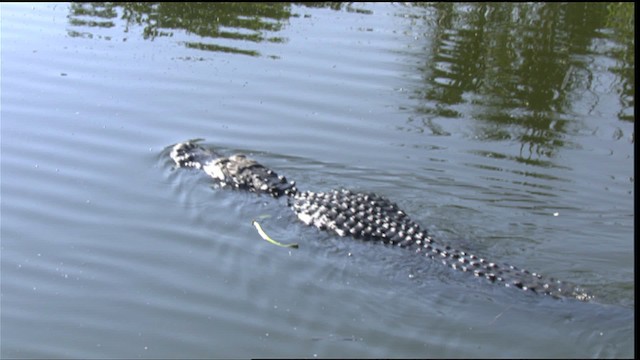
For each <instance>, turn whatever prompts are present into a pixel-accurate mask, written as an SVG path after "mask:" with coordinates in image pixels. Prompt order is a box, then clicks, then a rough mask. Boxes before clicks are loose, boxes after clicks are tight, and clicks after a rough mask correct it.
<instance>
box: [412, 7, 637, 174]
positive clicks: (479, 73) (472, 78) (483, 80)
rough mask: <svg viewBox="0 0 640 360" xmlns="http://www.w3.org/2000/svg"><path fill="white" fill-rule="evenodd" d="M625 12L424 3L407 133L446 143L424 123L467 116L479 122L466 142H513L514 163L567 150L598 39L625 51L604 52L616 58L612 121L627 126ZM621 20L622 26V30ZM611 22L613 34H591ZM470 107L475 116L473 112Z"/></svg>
mask: <svg viewBox="0 0 640 360" xmlns="http://www.w3.org/2000/svg"><path fill="white" fill-rule="evenodd" d="M629 5H630V4H602V3H600V4H596V3H581V4H576V3H564V4H556V3H554V4H550V3H546V4H514V3H489V4H486V3H482V4H479V3H478V4H465V5H460V4H453V3H438V4H433V5H424V6H425V8H426V15H425V16H423V17H421V18H416V19H415V22H416V23H417V25H416V26H415V27H414V28H419V26H418V24H419V23H420V22H427V23H428V25H426V26H425V27H426V28H427V29H428V31H429V32H430V33H429V34H425V37H428V38H429V39H430V40H431V42H430V44H429V45H427V46H426V47H425V48H424V49H423V50H424V51H423V53H424V54H427V58H426V59H424V60H423V65H422V66H421V71H422V77H423V80H424V87H422V88H417V89H414V92H413V95H412V97H413V98H414V99H416V100H418V102H419V105H418V107H417V112H418V113H420V114H423V116H420V117H415V116H414V117H413V118H412V119H411V120H410V124H411V126H412V127H414V128H417V129H420V131H424V129H428V130H429V131H430V132H431V133H433V134H437V135H449V134H448V133H446V132H443V131H442V130H441V129H440V128H438V127H437V126H435V125H434V122H433V119H435V118H457V117H463V116H469V115H468V113H469V110H470V109H469V108H468V107H463V106H461V105H470V106H472V107H473V108H474V109H471V111H472V112H473V114H474V115H475V117H476V118H477V119H478V120H481V121H480V122H479V124H478V127H477V128H476V130H475V134H474V135H475V137H476V138H479V139H486V140H491V141H514V140H515V141H518V142H520V143H521V154H520V156H519V159H518V160H519V161H522V162H525V163H528V164H531V165H541V164H545V163H547V161H546V160H544V158H549V157H553V156H554V154H556V153H557V152H558V149H560V148H563V147H566V146H572V144H567V142H566V140H565V138H566V136H565V135H566V134H567V133H568V132H570V131H572V130H571V123H572V122H574V121H576V119H575V118H574V117H573V116H572V114H571V113H572V107H573V106H574V103H575V102H576V100H577V98H580V97H581V96H582V94H584V93H585V92H591V91H592V90H593V86H597V85H594V82H596V81H597V79H594V76H595V75H594V71H595V70H594V69H593V68H592V64H591V63H592V60H591V59H590V57H584V58H582V57H580V55H581V54H593V53H594V52H596V53H597V52H598V51H601V50H599V49H598V48H597V47H596V46H595V44H594V41H597V40H598V39H599V38H604V39H605V40H606V39H607V38H610V39H611V40H616V41H617V40H618V39H619V38H620V39H624V42H626V43H627V44H628V45H630V46H619V47H617V46H613V45H610V49H614V50H615V51H614V50H608V49H607V50H606V51H607V53H609V55H610V56H613V57H614V58H616V59H617V61H618V63H617V64H616V67H615V69H614V70H615V71H616V72H617V73H618V74H619V76H620V79H619V81H618V82H617V83H616V84H615V89H614V90H615V91H616V92H617V93H618V95H619V97H620V101H621V103H622V104H624V109H623V110H621V112H620V114H619V119H620V120H627V121H633V116H632V115H631V114H632V107H633V95H632V94H633V91H634V90H635V84H634V77H633V71H632V70H633V68H634V63H633V61H634V55H633V54H634V46H633V44H632V43H631V44H629V41H630V40H629V39H632V38H633V37H632V36H629V31H630V30H631V28H632V27H633V21H631V22H628V21H626V20H628V15H626V14H625V13H624V9H627V10H632V9H630V6H629ZM625 21H626V22H625ZM608 23H615V24H618V28H617V31H616V32H615V33H614V34H611V35H606V34H602V33H601V29H602V28H603V27H605V25H606V24H608ZM475 108H477V109H475Z"/></svg>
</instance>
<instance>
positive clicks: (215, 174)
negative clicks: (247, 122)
mask: <svg viewBox="0 0 640 360" xmlns="http://www.w3.org/2000/svg"><path fill="white" fill-rule="evenodd" d="M170 156H171V158H172V159H173V160H174V161H175V163H176V165H177V166H178V167H192V168H196V169H200V170H203V171H204V172H205V173H206V174H208V175H209V176H210V177H212V178H213V179H215V181H217V182H218V183H219V184H220V185H222V186H229V187H232V188H237V189H244V190H248V191H253V192H257V193H265V194H269V195H271V196H273V197H281V196H286V197H288V202H289V205H290V207H291V209H292V210H293V212H294V213H295V214H296V216H297V217H298V218H299V219H300V220H301V221H302V222H304V223H305V224H307V225H312V226H315V227H317V228H318V229H321V230H326V231H328V232H330V233H333V234H336V235H338V236H351V237H353V238H356V239H361V240H364V241H377V242H382V243H385V244H390V245H394V246H397V247H402V248H406V249H409V250H411V251H413V252H416V253H419V254H423V255H424V256H426V257H428V258H430V259H432V260H435V261H438V262H441V263H442V264H444V265H445V266H447V267H450V268H452V269H456V270H460V271H463V272H468V273H471V274H473V275H474V276H476V277H480V278H485V279H487V280H488V281H490V282H492V283H496V284H501V285H503V286H506V287H513V288H517V289H521V290H525V291H530V292H534V293H537V294H544V295H549V296H552V297H556V298H575V299H578V300H582V301H587V300H590V299H591V298H592V296H591V295H590V294H588V293H587V292H585V291H584V290H583V289H581V288H579V287H577V286H575V285H571V284H568V283H565V282H561V281H559V280H556V279H553V278H550V277H543V276H542V275H540V274H537V273H535V272H530V271H527V270H524V269H519V268H517V267H515V266H511V265H506V264H498V263H494V262H490V261H488V260H486V259H484V258H482V257H479V256H476V255H473V254H470V253H468V252H466V251H461V250H457V249H453V248H451V247H450V246H448V245H446V244H443V243H441V242H440V241H439V240H438V241H436V240H434V239H433V238H432V237H431V236H430V235H429V234H428V233H427V231H426V230H425V229H423V228H422V227H421V226H420V225H419V224H417V223H416V222H414V221H413V220H411V218H410V217H409V216H408V215H407V214H405V212H404V211H402V210H401V209H399V208H398V206H397V205H396V204H395V203H393V202H391V201H390V200H388V199H387V198H385V197H383V196H379V195H376V194H374V193H359V192H352V191H349V190H344V189H341V190H332V191H328V192H311V191H304V192H302V191H299V190H298V189H297V188H296V186H295V182H293V181H287V179H286V178H285V177H284V176H281V175H278V174H276V173H275V172H274V171H273V170H271V169H269V168H267V167H265V166H263V165H262V164H260V163H258V162H256V161H255V160H252V159H249V158H247V157H246V156H244V155H233V156H230V157H224V156H220V155H218V154H216V153H215V152H213V151H212V150H209V149H205V148H204V147H202V146H200V145H198V144H196V143H194V142H183V143H179V144H177V145H175V146H174V147H173V148H172V150H171V154H170Z"/></svg>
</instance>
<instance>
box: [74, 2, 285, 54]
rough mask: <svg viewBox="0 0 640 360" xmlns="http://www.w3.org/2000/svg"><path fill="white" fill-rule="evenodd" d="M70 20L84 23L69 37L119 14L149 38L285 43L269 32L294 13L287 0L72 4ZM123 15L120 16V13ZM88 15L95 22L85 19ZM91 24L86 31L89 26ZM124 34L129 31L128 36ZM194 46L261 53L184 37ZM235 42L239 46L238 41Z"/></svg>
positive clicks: (87, 32)
mask: <svg viewBox="0 0 640 360" xmlns="http://www.w3.org/2000/svg"><path fill="white" fill-rule="evenodd" d="M69 11H70V15H69V24H70V25H72V26H74V27H75V26H80V27H83V29H82V31H77V30H73V28H72V30H69V33H70V35H71V36H92V35H91V30H90V29H91V28H92V27H113V26H114V24H113V22H111V21H109V20H102V21H100V20H94V19H95V18H97V19H100V18H104V19H110V18H115V17H120V18H121V19H122V20H124V21H125V26H126V28H125V29H124V33H125V34H126V33H128V32H129V30H130V28H132V27H142V36H143V38H145V39H148V40H154V39H156V38H158V37H173V36H174V35H175V33H176V32H178V31H184V32H185V33H186V34H195V35H198V36H200V37H202V38H204V39H205V40H216V39H224V40H239V41H248V42H264V41H267V42H274V43H281V42H284V41H286V40H285V39H283V38H281V37H277V36H270V34H271V33H273V32H277V31H279V30H281V29H282V27H283V26H284V25H285V23H286V21H287V20H288V19H289V17H291V16H292V14H291V5H290V4H286V3H244V2H243V3H171V2H162V3H122V4H118V3H73V4H71V6H70V8H69ZM118 14H120V15H118ZM86 18H90V19H91V20H87V19H86ZM87 28H88V29H87ZM125 36H126V35H125ZM183 43H184V45H185V46H186V47H188V48H192V49H200V50H206V51H219V52H226V53H235V54H243V55H250V56H259V55H260V52H258V51H254V50H249V49H245V48H243V45H235V46H224V45H219V44H215V43H209V42H204V41H203V42H194V41H185V42H183ZM234 44H238V43H237V42H234Z"/></svg>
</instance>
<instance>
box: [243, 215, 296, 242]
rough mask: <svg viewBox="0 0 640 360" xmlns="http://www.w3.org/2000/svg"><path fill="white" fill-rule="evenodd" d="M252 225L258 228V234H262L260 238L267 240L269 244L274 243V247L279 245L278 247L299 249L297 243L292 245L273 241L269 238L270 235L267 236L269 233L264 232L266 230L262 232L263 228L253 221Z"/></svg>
mask: <svg viewBox="0 0 640 360" xmlns="http://www.w3.org/2000/svg"><path fill="white" fill-rule="evenodd" d="M251 224H253V226H255V227H256V229H257V230H258V234H260V236H261V237H262V238H263V239H265V240H267V241H268V242H270V243H272V244H273V245H278V246H282V247H286V248H293V249H297V248H298V244H296V243H292V244H283V243H281V242H278V241H276V240H273V239H272V238H270V237H269V235H267V233H265V232H264V230H262V226H260V224H259V223H258V222H257V221H255V220H253V221H251Z"/></svg>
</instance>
